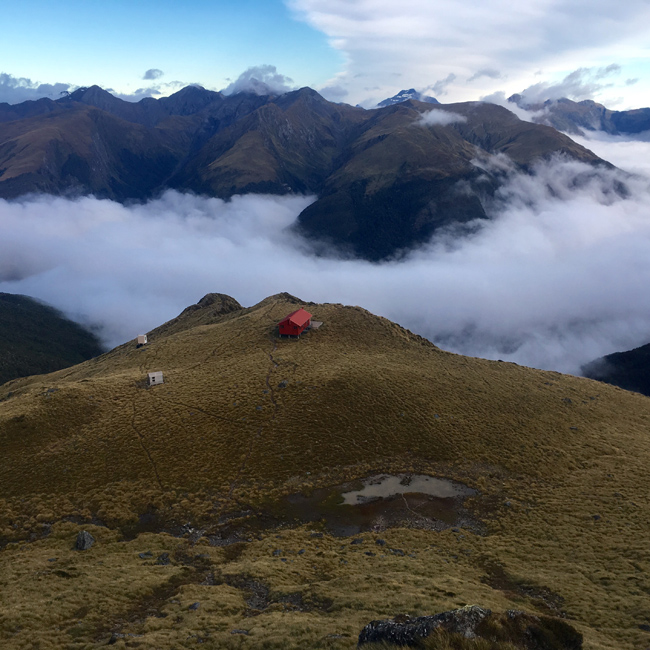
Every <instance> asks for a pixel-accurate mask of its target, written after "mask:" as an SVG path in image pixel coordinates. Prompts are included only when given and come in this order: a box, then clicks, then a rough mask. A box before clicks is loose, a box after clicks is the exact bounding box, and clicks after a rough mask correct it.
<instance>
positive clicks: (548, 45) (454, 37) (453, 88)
mask: <svg viewBox="0 0 650 650" xmlns="http://www.w3.org/2000/svg"><path fill="white" fill-rule="evenodd" d="M285 3H286V4H287V5H288V6H289V7H290V8H291V9H292V10H293V11H294V13H295V15H296V16H297V17H298V18H299V19H301V20H304V21H305V22H307V23H308V24H310V25H311V26H313V27H315V28H316V29H319V30H321V31H322V32H324V33H325V34H326V35H327V36H328V38H329V42H330V44H331V45H332V46H333V47H334V48H336V49H337V50H339V51H341V52H342V53H343V54H344V57H345V61H346V64H345V67H344V69H343V70H342V74H343V76H342V77H341V76H339V77H337V84H338V85H343V84H345V85H346V87H347V88H348V90H349V91H350V97H351V101H353V102H362V101H364V100H368V103H373V104H376V103H377V102H378V101H381V100H382V99H384V98H386V97H391V96H392V95H394V94H395V93H396V92H397V91H399V90H400V88H409V87H415V88H418V87H420V88H421V87H423V86H424V85H426V84H427V83H431V80H435V79H445V78H447V77H448V76H449V75H450V74H453V75H455V77H456V78H455V80H454V82H453V83H450V84H449V85H448V86H447V88H445V90H446V92H447V97H448V98H449V100H450V101H466V100H473V99H476V96H477V94H483V95H487V94H490V93H493V92H496V91H498V90H503V91H505V92H507V94H512V93H513V92H517V91H518V90H521V89H522V88H524V87H526V86H528V85H529V84H530V80H531V79H532V78H533V76H534V74H535V73H536V72H537V71H538V70H540V69H542V70H544V76H545V77H546V78H547V79H548V80H554V79H556V78H558V77H559V78H561V77H564V76H566V74H567V72H568V71H571V70H574V69H576V68H577V67H579V66H582V67H596V68H598V67H603V66H607V65H608V64H610V63H611V62H612V61H615V62H616V63H617V64H620V65H621V66H622V68H623V69H624V70H625V69H626V68H627V67H634V66H638V65H639V63H638V62H639V61H642V62H643V61H647V43H648V35H649V32H648V25H650V4H648V2H647V1H646V0H630V1H629V2H625V3H617V4H616V3H612V2H611V1H609V0H592V1H590V2H587V0H531V1H530V2H527V3H520V4H518V5H516V6H513V5H512V3H510V2H507V1H506V0H485V2H482V3H473V4H469V3H460V2H458V1H457V0H438V1H437V2H435V3H432V2H431V1H430V0H403V1H402V2H399V3H396V2H393V0H355V2H349V0H285ZM477 70H478V71H490V73H494V72H496V71H498V72H499V73H500V74H501V77H502V78H501V79H498V78H497V77H496V76H495V75H493V74H490V75H487V74H482V75H480V76H478V73H477ZM389 71H390V72H398V73H402V75H403V76H402V77H401V79H400V80H399V84H400V85H399V86H396V85H395V83H396V81H395V79H393V78H391V77H390V75H389V73H388V72H389ZM630 72H631V74H633V75H635V76H636V74H637V72H636V71H630ZM357 74H364V75H365V78H366V80H367V83H366V84H365V85H366V86H367V87H373V86H379V90H378V91H376V92H375V93H374V94H373V96H372V97H366V96H365V94H364V92H363V90H362V89H361V88H359V87H358V86H357V85H356V84H355V83H354V78H355V75H357ZM628 76H630V74H628ZM469 79H472V82H471V84H469V83H468V80H469ZM504 79H507V84H504ZM642 79H644V81H643V82H642V83H639V84H637V86H635V87H634V88H631V87H627V86H625V83H624V79H622V80H620V81H617V82H616V83H617V84H618V86H620V89H621V90H620V94H621V95H623V96H625V97H629V98H632V97H635V98H637V100H636V101H635V100H633V99H630V100H629V101H628V102H627V103H629V104H630V107H635V106H634V104H635V103H636V105H637V106H636V107H638V106H640V105H642V104H641V103H639V102H641V101H643V98H644V97H647V96H648V95H649V94H650V78H648V75H647V74H646V75H645V77H643V76H642ZM617 92H619V91H617ZM633 92H634V93H635V94H634V95H633V94H632V93H633Z"/></svg>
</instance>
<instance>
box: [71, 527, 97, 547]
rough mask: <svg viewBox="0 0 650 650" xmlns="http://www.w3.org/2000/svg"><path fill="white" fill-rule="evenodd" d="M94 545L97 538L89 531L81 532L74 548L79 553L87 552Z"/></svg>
mask: <svg viewBox="0 0 650 650" xmlns="http://www.w3.org/2000/svg"><path fill="white" fill-rule="evenodd" d="M94 543H95V538H94V537H93V536H92V535H91V534H90V533H89V532H88V531H86V530H80V531H79V534H78V535H77V541H76V542H75V544H74V547H75V550H77V551H87V550H88V549H89V548H90V547H91V546H92V545H93V544H94Z"/></svg>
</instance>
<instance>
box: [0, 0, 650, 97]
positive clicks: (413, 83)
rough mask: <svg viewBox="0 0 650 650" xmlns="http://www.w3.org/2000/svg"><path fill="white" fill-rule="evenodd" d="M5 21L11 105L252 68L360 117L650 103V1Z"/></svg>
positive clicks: (212, 1)
mask: <svg viewBox="0 0 650 650" xmlns="http://www.w3.org/2000/svg"><path fill="white" fill-rule="evenodd" d="M3 21H4V24H5V26H6V28H5V29H4V30H3V36H2V39H1V40H0V73H2V75H1V76H0V101H8V102H10V103H15V102H17V101H23V100H24V99H30V98H35V97H38V96H44V95H45V96H48V95H49V96H56V95H57V94H58V93H60V92H61V90H66V89H72V88H74V87H78V86H88V85H92V84H98V85H100V86H102V87H104V88H107V89H112V90H113V91H115V92H116V93H117V94H121V95H123V96H125V97H130V98H139V97H142V96H146V95H153V96H160V95H161V94H162V95H165V94H169V93H171V92H173V91H174V90H177V89H178V88H180V87H182V86H184V85H187V84H189V83H198V84H201V85H203V86H205V87H207V88H211V89H217V90H220V89H223V88H227V87H228V86H229V85H230V84H232V83H233V82H235V81H236V80H237V78H238V77H239V76H240V75H241V73H242V72H244V71H245V70H247V69H250V68H260V66H261V68H260V69H261V71H262V72H261V75H262V76H264V74H267V75H269V74H271V75H274V76H273V77H272V78H271V81H273V79H275V81H276V82H278V83H279V85H280V87H294V86H296V87H300V86H307V85H308V86H311V87H314V88H317V89H319V90H321V91H322V92H323V94H325V96H326V97H328V98H329V99H333V100H336V101H346V102H348V103H352V104H355V103H363V104H364V105H366V106H371V105H373V104H374V103H376V102H377V101H379V100H381V99H383V98H385V97H387V96H391V95H393V94H395V92H397V91H399V90H400V89H402V88H410V87H415V88H417V89H419V90H426V91H427V92H428V93H430V94H432V95H434V96H436V97H437V98H438V99H439V100H441V101H443V102H453V101H464V100H468V99H477V98H479V97H482V96H486V95H490V94H493V93H496V92H504V93H505V94H506V95H508V94H510V93H513V92H520V91H522V90H524V89H526V88H531V87H532V89H533V90H534V91H535V92H536V93H537V95H539V96H549V97H552V96H562V95H566V96H569V97H570V98H572V99H586V98H592V99H596V100H598V101H601V102H603V103H605V104H606V105H608V106H609V107H611V108H617V109H626V108H638V107H640V106H647V105H648V104H649V103H650V102H649V101H648V99H647V98H648V97H650V64H649V60H650V57H649V56H648V55H649V48H650V3H649V2H648V1H647V0H627V2H613V1H612V0H589V1H588V2H587V0H529V2H527V3H523V4H522V3H520V4H519V5H513V4H512V3H510V2H505V0H485V1H484V2H482V3H480V4H479V5H476V4H471V3H467V2H460V1H459V0H437V1H436V2H435V3H433V2H431V1H430V0H401V1H400V2H394V0H284V2H283V1H282V0H238V1H237V2H232V1H230V0H228V1H224V0H190V1H189V2H182V3H181V2H179V1H178V0H156V1H155V2H154V1H153V0H139V1H138V2H126V0H113V1H112V2H109V3H106V2H99V0H66V2H64V3H52V2H49V1H46V0H21V2H13V3H8V4H7V6H5V7H3ZM269 66H274V67H275V71H273V70H272V68H269ZM265 71H266V72H265ZM269 71H271V72H269Z"/></svg>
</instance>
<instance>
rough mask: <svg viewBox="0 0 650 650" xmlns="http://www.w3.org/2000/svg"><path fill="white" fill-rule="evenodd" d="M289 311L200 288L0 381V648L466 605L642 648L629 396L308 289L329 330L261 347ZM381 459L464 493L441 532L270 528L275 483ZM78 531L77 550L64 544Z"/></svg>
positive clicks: (638, 419)
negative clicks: (89, 345)
mask: <svg viewBox="0 0 650 650" xmlns="http://www.w3.org/2000/svg"><path fill="white" fill-rule="evenodd" d="M298 304H303V303H299V301H298V300H297V299H295V298H292V297H291V296H289V295H288V294H281V295H279V296H274V297H271V298H268V299H266V300H264V301H262V302H261V303H260V304H258V305H256V306H254V307H252V308H249V309H240V308H239V305H238V304H237V303H236V302H235V301H233V300H232V299H229V298H227V297H223V296H218V295H214V296H211V297H209V298H206V299H204V300H203V301H202V302H201V303H199V305H198V306H197V307H196V308H194V309H191V310H186V312H184V314H183V315H181V316H180V317H179V318H177V319H175V320H174V321H171V322H170V323H169V324H168V325H166V326H163V327H161V328H159V329H158V330H155V331H154V332H152V333H151V334H150V343H149V344H148V345H147V346H145V347H142V348H136V346H135V343H134V342H132V343H128V344H125V345H123V346H120V347H118V348H116V349H115V350H113V351H111V352H109V353H108V354H105V355H103V356H101V357H99V358H97V359H94V360H91V361H88V362H86V363H84V364H81V365H78V366H75V367H73V368H69V369H67V370H63V371H60V372H57V373H53V374H50V375H46V376H40V377H34V378H27V379H23V380H16V381H14V382H10V383H8V384H5V385H4V386H2V387H0V445H1V448H2V450H3V454H2V457H1V458H0V494H2V495H3V496H4V498H3V499H2V500H0V538H2V540H3V543H4V544H5V546H4V550H3V551H1V552H0V638H4V643H5V646H3V647H16V648H19V647H21V648H22V647H40V648H48V647H53V648H55V647H66V648H67V647H69V648H86V647H96V646H99V645H101V644H103V643H107V642H108V640H109V639H110V638H111V634H113V641H114V645H115V646H116V647H136V646H138V647H143V648H157V647H170V648H171V647H174V648H177V647H178V648H181V647H183V648H184V647H194V646H195V645H196V643H198V639H202V640H203V641H204V642H206V643H210V644H212V645H211V646H210V645H208V646H207V647H232V648H240V647H241V648H248V647H250V648H253V647H268V648H276V647H277V648H285V647H296V648H303V647H323V648H352V647H354V645H355V643H356V634H358V632H359V631H360V629H361V627H363V625H365V623H367V622H368V621H370V620H372V619H376V618H383V617H386V616H391V615H394V614H397V613H409V614H412V615H422V614H430V613H434V612H436V611H442V610H443V609H449V608H453V607H458V606H462V605H464V604H479V605H481V606H487V607H492V608H494V609H496V610H499V611H503V610H505V609H508V608H519V609H526V610H528V611H531V612H533V613H534V612H538V613H551V614H553V615H558V616H563V617H567V618H568V619H569V620H570V621H571V622H572V624H574V625H575V626H576V627H577V628H578V629H579V630H580V631H581V632H582V633H583V634H585V641H586V647H590V648H639V647H645V646H643V645H642V644H643V643H646V644H647V643H650V635H649V634H648V632H647V631H645V630H644V629H642V628H640V627H639V626H644V625H647V624H650V620H649V619H650V609H649V608H648V602H649V601H648V595H649V594H650V580H649V578H648V571H650V550H649V549H650V545H649V544H648V542H649V538H650V535H649V533H650V525H649V523H648V522H649V521H650V504H649V500H648V489H647V483H646V475H647V467H648V464H649V461H650V441H649V438H648V424H649V422H650V402H649V401H648V399H647V398H646V397H643V396H641V395H637V394H632V393H628V392H626V391H623V390H620V389H617V388H614V387H610V386H605V385H603V384H600V383H597V382H593V381H590V380H585V379H580V378H576V377H570V376H565V375H560V374H558V373H553V372H542V371H537V370H531V369H528V368H523V367H520V366H517V365H514V364H510V363H500V362H491V361H485V360H480V359H471V358H467V357H462V356H459V355H454V354H451V353H447V352H443V351H441V350H439V349H438V348H436V347H435V346H433V345H432V344H430V343H429V342H427V341H426V340H424V339H422V338H420V337H418V336H416V335H413V334H411V333H410V332H408V331H406V330H404V329H402V328H400V327H399V326H398V325H396V324H394V323H391V322H390V321H387V320H385V319H382V318H378V317H376V316H373V315H372V314H370V313H368V312H367V311H365V310H363V309H361V308H359V307H344V306H342V305H336V304H325V305H316V304H306V305H304V306H305V307H306V309H308V310H309V311H310V312H312V313H313V314H314V317H315V318H316V319H318V320H320V321H323V322H324V325H323V326H322V327H321V328H320V329H319V330H315V331H311V332H307V333H306V334H305V335H304V336H303V337H301V338H300V339H299V340H286V339H279V338H278V337H277V327H276V324H277V322H278V321H279V320H280V319H281V318H282V317H283V316H285V315H286V314H287V313H289V312H290V311H293V310H294V309H296V308H297V305H298ZM154 370H161V371H163V373H164V377H165V383H164V385H162V386H156V387H152V388H148V387H147V386H146V383H145V378H146V373H147V372H148V371H154ZM382 472H393V473H399V474H410V473H419V474H429V475H433V476H439V477H446V478H450V479H454V480H456V481H459V482H462V483H464V484H465V485H468V486H470V487H472V488H474V489H475V490H477V491H478V493H477V494H476V495H475V496H474V497H471V498H469V499H468V500H467V501H466V503H465V504H464V506H463V508H464V510H463V511H464V512H465V515H464V517H465V519H462V520H459V522H460V523H457V524H456V526H452V527H449V526H446V525H445V526H439V527H437V528H436V527H435V526H429V525H428V524H427V523H424V524H423V520H424V519H426V518H425V517H420V516H419V515H418V513H416V512H414V513H413V514H414V516H413V518H412V520H411V521H410V522H408V521H407V522H406V523H405V524H404V525H401V526H399V527H388V528H386V526H385V524H382V520H381V518H378V520H377V522H376V525H375V526H373V528H372V529H371V530H368V531H366V532H363V533H362V534H361V535H360V536H359V537H358V538H359V539H362V540H363V541H362V542H360V543H357V544H351V539H350V538H349V537H336V536H334V535H333V534H331V531H330V530H329V529H328V528H327V525H326V524H327V522H326V521H322V520H321V521H312V522H311V523H305V521H307V519H305V518H304V517H303V519H301V518H300V517H298V519H297V520H296V521H294V522H293V523H292V525H288V524H289V523H291V522H288V521H286V516H285V517H284V520H283V521H285V525H284V526H282V527H281V528H279V529H278V528H274V527H273V526H271V525H270V524H269V523H268V521H270V520H269V519H268V517H269V516H270V514H269V513H275V514H277V513H278V512H280V511H282V513H284V515H286V512H285V511H284V510H283V508H285V506H286V503H288V502H287V501H286V499H285V495H288V494H292V493H297V492H302V493H303V494H305V495H307V496H309V495H310V494H317V493H318V490H320V489H321V488H329V487H331V486H337V485H341V484H343V483H346V482H349V481H355V480H359V479H363V478H365V477H369V476H372V475H375V474H379V473H382ZM283 499H284V500H283ZM405 502H406V504H407V506H408V501H405ZM278 504H285V506H283V505H278ZM287 507H288V506H287ZM337 507H339V506H336V505H332V506H330V508H337ZM332 511H333V510H330V511H328V513H329V512H332ZM292 512H293V511H292ZM327 516H329V514H328V515H327ZM280 518H282V517H280ZM265 521H266V522H267V523H266V524H265V523H264V522H265ZM273 521H274V522H275V523H274V525H275V524H277V521H278V518H277V517H276V518H275V519H274V520H273ZM247 522H248V528H247V527H246V526H247ZM237 526H239V528H237ZM82 528H83V529H86V530H88V531H90V532H91V533H92V534H93V535H94V536H95V537H96V538H97V540H98V542H97V544H96V545H95V546H94V547H93V548H92V549H90V550H89V551H84V552H78V551H73V550H71V549H72V545H73V543H74V539H75V536H76V533H77V532H78V531H79V530H81V529H82ZM224 531H226V532H224ZM227 531H230V533H232V531H235V532H234V533H233V534H232V535H231V536H230V537H228V534H230V533H227ZM242 531H244V532H242ZM314 531H316V532H319V534H320V533H322V534H323V536H322V537H320V536H319V537H314V536H313V534H314ZM377 539H382V540H385V541H386V544H385V545H381V544H377V543H376V540H377ZM7 542H11V543H9V544H7ZM233 542H234V543H233ZM147 551H150V552H151V555H150V556H149V555H145V556H144V557H140V555H139V553H146V552H147ZM300 551H302V552H300ZM397 551H400V552H397ZM162 553H169V562H168V563H165V562H163V563H156V558H158V557H159V556H160V555H161V554H162ZM53 558H56V560H53ZM50 560H52V561H50ZM194 602H199V603H200V606H199V607H198V608H196V609H193V610H190V609H188V607H189V605H190V604H192V603H194ZM233 630H236V631H235V632H234V633H233ZM243 631H245V632H247V634H244V633H243ZM120 635H126V636H120ZM129 635H136V636H129ZM29 643H32V644H34V643H37V644H38V645H37V646H36V645H29Z"/></svg>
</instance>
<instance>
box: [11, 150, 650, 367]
mask: <svg viewBox="0 0 650 650" xmlns="http://www.w3.org/2000/svg"><path fill="white" fill-rule="evenodd" d="M594 144H595V145H596V146H594V147H593V148H594V149H596V150H597V151H598V153H600V154H601V155H603V154H605V155H606V154H607V152H608V151H610V152H611V151H615V150H617V151H619V153H620V156H621V159H623V157H625V159H626V160H627V161H628V163H633V162H634V160H639V161H640V160H648V159H649V158H650V157H649V156H648V151H649V149H650V145H648V143H643V142H635V143H633V145H634V147H635V149H634V150H633V151H632V150H630V149H626V150H625V153H623V152H622V150H621V149H620V148H618V147H620V146H621V143H620V142H612V141H606V140H603V141H598V142H595V141H594ZM617 148H618V149H617ZM482 164H483V165H485V163H482ZM488 164H492V163H488ZM494 164H496V165H498V166H499V169H500V171H501V173H503V172H504V170H508V168H509V163H508V161H507V160H504V159H503V158H500V159H498V160H496V161H494ZM637 169H638V170H639V171H643V168H642V164H639V165H638V166H637ZM622 184H624V185H625V187H626V188H627V194H626V195H625V193H624V192H623V193H622V191H621V188H622ZM311 200H312V199H310V198H305V197H268V196H259V195H248V196H243V197H235V198H234V199H233V200H232V201H230V202H224V201H221V200H218V199H206V198H200V197H196V196H192V195H181V194H178V193H175V192H168V193H166V194H165V195H163V197H162V198H160V199H158V200H156V201H151V202H149V203H147V204H145V205H139V206H130V207H125V206H122V205H119V204H116V203H113V202H111V201H100V200H96V199H94V198H82V199H77V200H68V199H63V198H53V197H47V196H45V197H35V198H30V199H25V200H22V201H18V202H12V203H8V202H4V201H0V228H1V229H2V232H3V237H2V239H1V240H0V291H3V292H10V293H24V294H27V295H31V296H35V297H37V298H40V299H43V300H46V301H48V302H49V303H51V304H54V305H55V306H56V307H59V308H61V309H63V310H64V311H65V312H66V313H67V314H69V315H70V316H72V317H73V318H76V319H78V320H80V321H82V322H84V323H86V324H90V325H92V326H94V327H96V328H98V329H99V332H100V334H101V335H102V336H103V338H104V340H105V341H106V342H107V343H108V344H109V345H115V344H117V343H120V342H122V341H125V340H128V339H131V338H133V337H135V336H136V335H137V334H138V333H142V332H145V331H148V330H150V329H152V328H153V327H155V326H157V325H159V324H160V323H162V322H164V321H165V320H168V319H170V318H172V317H174V316H176V315H177V314H178V313H179V312H180V311H182V309H183V308H185V307H186V306H188V305H189V304H192V303H194V302H196V301H198V300H199V299H200V298H201V297H202V296H203V295H204V294H206V293H208V292H213V291H217V292H223V293H227V294H230V295H232V296H233V297H235V298H236V299H237V300H239V301H240V302H241V303H242V304H244V305H251V304H254V303H255V302H257V301H259V300H261V299H263V298H264V297H266V296H268V295H270V294H273V293H277V292H280V291H289V292H290V293H293V294H295V295H297V296H299V297H301V298H302V299H304V300H312V301H316V302H343V303H347V304H358V305H361V306H363V307H365V308H367V309H369V310H370V311H372V312H374V313H376V314H381V315H383V316H386V317H388V318H390V319H392V320H395V321H397V322H398V323H400V324H402V325H404V326H406V327H408V328H409V329H411V330H413V331H415V332H418V333H420V334H422V335H424V336H426V337H427V338H429V339H430V340H432V341H434V342H436V343H438V344H439V345H441V346H442V347H444V348H446V349H450V350H453V351H457V352H462V353H465V354H470V355H475V356H482V357H487V358H500V359H504V360H511V361H516V362H518V363H521V364H524V365H531V366H536V367H541V368H549V369H556V370H560V371H565V372H572V373H577V372H579V368H580V365H581V364H583V363H585V362H587V361H590V360H591V359H594V358H596V357H598V356H601V355H603V354H607V353H610V352H613V351H616V350H623V349H629V348H632V347H635V346H638V345H641V344H644V343H647V342H649V341H650V293H649V292H648V290H647V287H648V286H650V180H649V179H648V177H645V176H637V177H627V176H626V175H625V174H623V173H622V172H619V171H616V170H614V171H612V170H609V171H608V170H601V171H599V172H594V170H593V168H591V167H589V166H586V165H582V164H580V163H575V162H568V161H562V160H556V161H555V162H553V163H546V164H543V165H541V166H539V167H538V168H537V169H536V170H535V172H534V174H533V175H532V176H524V175H520V174H518V173H516V172H514V171H512V170H511V171H510V172H509V180H508V181H507V183H506V185H505V186H504V188H503V189H502V191H501V192H499V195H498V197H497V200H496V202H495V204H494V205H493V206H492V207H491V208H490V210H491V212H492V215H493V219H492V220H491V221H488V222H484V223H482V226H481V227H480V228H479V229H478V230H477V231H476V232H475V233H474V234H472V235H470V236H465V237H464V238H462V239H454V238H453V236H452V234H451V233H446V234H444V233H443V234H441V235H439V236H438V237H437V238H436V239H434V240H433V241H432V242H431V243H430V244H429V245H427V246H425V247H423V248H421V249H420V250H417V251H414V252H413V253H412V254H411V255H410V256H409V257H408V258H407V259H406V260H403V261H400V262H391V263H386V264H381V265H378V264H370V263H366V262H362V261H351V260H340V259H336V258H323V257H319V258H316V257H313V256H311V255H310V254H309V253H308V251H307V249H306V247H305V245H304V242H301V241H300V240H297V239H296V238H295V237H294V236H293V235H292V234H291V233H290V232H289V231H288V230H287V227H288V226H290V225H291V223H293V221H294V220H295V218H296V216H297V215H298V214H299V213H300V211H301V210H302V209H304V208H305V207H306V206H307V205H308V204H309V202H310V201H311ZM287 268H296V269H300V273H296V274H287V273H282V272H279V269H287Z"/></svg>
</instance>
